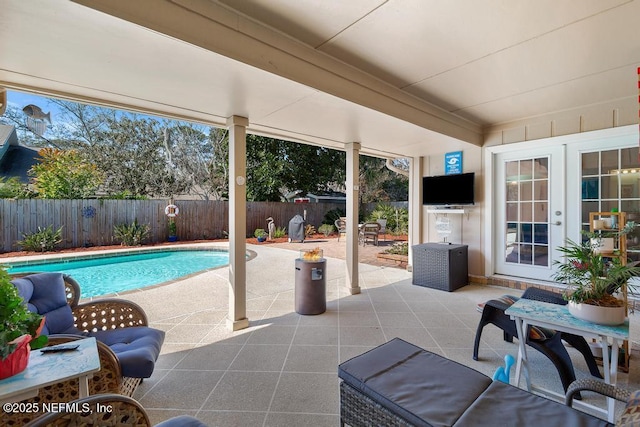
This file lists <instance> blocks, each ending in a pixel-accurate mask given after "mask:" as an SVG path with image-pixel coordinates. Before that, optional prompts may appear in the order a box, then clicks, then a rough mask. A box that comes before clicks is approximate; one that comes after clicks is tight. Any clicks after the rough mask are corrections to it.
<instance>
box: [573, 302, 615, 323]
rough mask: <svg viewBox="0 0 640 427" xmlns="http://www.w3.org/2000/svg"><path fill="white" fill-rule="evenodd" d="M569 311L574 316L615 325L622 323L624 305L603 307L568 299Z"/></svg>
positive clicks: (588, 320)
mask: <svg viewBox="0 0 640 427" xmlns="http://www.w3.org/2000/svg"><path fill="white" fill-rule="evenodd" d="M568 307H569V313H571V314H572V315H573V316H574V317H577V318H578V319H581V320H586V321H587V322H592V323H597V324H599V325H608V326H615V325H621V324H622V323H624V319H625V310H624V306H620V307H603V306H599V305H591V304H577V303H575V302H573V301H569V306H568Z"/></svg>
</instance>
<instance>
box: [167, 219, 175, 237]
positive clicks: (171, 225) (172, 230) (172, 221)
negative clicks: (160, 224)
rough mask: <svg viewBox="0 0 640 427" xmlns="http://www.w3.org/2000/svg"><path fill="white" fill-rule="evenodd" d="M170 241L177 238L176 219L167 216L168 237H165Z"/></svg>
mask: <svg viewBox="0 0 640 427" xmlns="http://www.w3.org/2000/svg"><path fill="white" fill-rule="evenodd" d="M167 240H168V241H170V242H175V241H177V240H178V234H177V227H176V221H175V219H173V218H169V237H168V238H167Z"/></svg>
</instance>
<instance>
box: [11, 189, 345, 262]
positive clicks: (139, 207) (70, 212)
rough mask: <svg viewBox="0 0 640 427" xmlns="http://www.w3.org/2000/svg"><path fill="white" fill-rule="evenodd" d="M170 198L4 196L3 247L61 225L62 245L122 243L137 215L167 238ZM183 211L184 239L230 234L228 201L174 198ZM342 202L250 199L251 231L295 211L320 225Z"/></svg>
mask: <svg viewBox="0 0 640 427" xmlns="http://www.w3.org/2000/svg"><path fill="white" fill-rule="evenodd" d="M169 203H170V201H169V200H168V199H167V200H96V199H85V200H49V199H18V200H14V199H0V231H1V232H2V235H1V236H0V244H1V245H2V251H3V252H9V251H15V250H17V249H18V247H17V246H16V242H17V241H19V240H22V238H23V235H24V234H29V233H33V232H36V231H38V227H41V228H46V227H48V226H53V229H54V230H57V229H58V228H59V227H62V240H63V241H62V243H61V244H60V245H59V247H61V248H74V247H82V246H100V245H112V244H117V243H119V242H117V241H116V240H115V239H114V237H113V234H114V233H113V227H114V226H115V225H118V224H125V223H126V224H130V223H132V222H133V221H134V220H135V219H137V220H138V223H140V224H148V225H149V227H150V229H151V230H150V235H149V241H150V242H151V243H158V242H164V241H166V240H167V228H168V218H167V216H166V215H165V207H166V206H167V205H168V204H169ZM174 204H175V205H177V206H178V208H179V210H180V213H179V215H178V216H177V217H176V225H177V229H178V232H177V234H178V237H179V239H180V240H207V239H218V238H224V237H226V235H225V232H227V231H228V227H229V225H228V224H229V202H226V201H207V200H179V201H175V202H174ZM336 208H341V209H344V204H340V203H305V204H295V203H280V202H247V236H253V232H254V231H255V229H256V228H264V229H266V228H267V218H268V217H273V219H274V222H275V225H276V227H284V228H288V226H289V220H290V219H291V218H293V217H294V216H295V215H304V213H305V211H306V223H307V224H311V225H313V226H315V227H316V229H317V228H318V227H319V226H320V225H321V224H322V220H323V219H324V216H325V214H326V213H327V212H328V211H330V210H332V209H336Z"/></svg>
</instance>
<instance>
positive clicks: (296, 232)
mask: <svg viewBox="0 0 640 427" xmlns="http://www.w3.org/2000/svg"><path fill="white" fill-rule="evenodd" d="M288 233H289V242H293V241H300V242H304V218H302V216H300V215H296V216H294V217H293V218H291V220H290V221H289V229H288Z"/></svg>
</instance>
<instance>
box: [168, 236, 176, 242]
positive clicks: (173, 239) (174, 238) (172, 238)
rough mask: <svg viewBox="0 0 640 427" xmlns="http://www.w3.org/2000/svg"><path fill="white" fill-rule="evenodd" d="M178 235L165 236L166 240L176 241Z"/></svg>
mask: <svg viewBox="0 0 640 427" xmlns="http://www.w3.org/2000/svg"><path fill="white" fill-rule="evenodd" d="M177 241H178V236H169V237H167V242H177Z"/></svg>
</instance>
